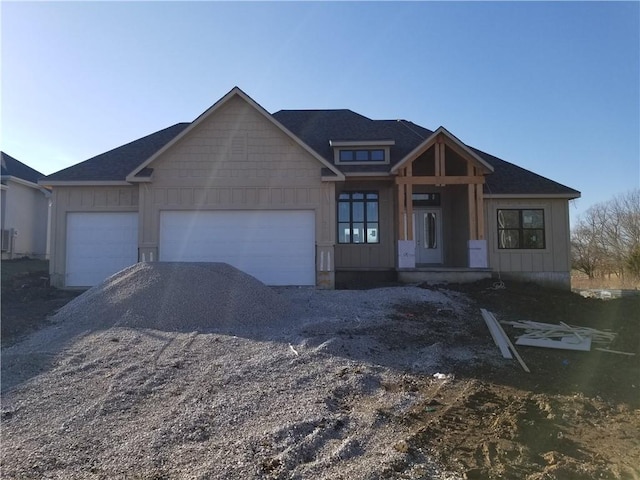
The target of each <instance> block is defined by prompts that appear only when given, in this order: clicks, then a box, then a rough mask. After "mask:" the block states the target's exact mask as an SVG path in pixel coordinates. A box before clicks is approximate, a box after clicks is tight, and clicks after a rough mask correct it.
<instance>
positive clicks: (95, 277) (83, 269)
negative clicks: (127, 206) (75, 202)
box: [65, 213, 138, 287]
mask: <svg viewBox="0 0 640 480" xmlns="http://www.w3.org/2000/svg"><path fill="white" fill-rule="evenodd" d="M137 261H138V214H137V213H69V214H67V270H66V272H67V275H66V282H65V283H66V285H67V286H69V287H90V286H93V285H97V284H98V283H100V282H102V281H103V280H104V279H105V278H107V277H108V276H109V275H112V274H114V273H116V272H118V271H120V270H122V269H123V268H125V267H128V266H129V265H133V264H134V263H136V262H137Z"/></svg>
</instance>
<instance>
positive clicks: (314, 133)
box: [46, 109, 579, 196]
mask: <svg viewBox="0 0 640 480" xmlns="http://www.w3.org/2000/svg"><path fill="white" fill-rule="evenodd" d="M273 117H274V118H275V119H276V120H277V121H278V122H280V123H281V124H282V125H283V126H285V127H286V128H287V129H288V130H290V131H291V132H292V133H293V134H294V135H296V136H297V137H298V138H300V140H302V141H303V142H304V143H306V144H307V145H308V146H309V147H310V148H311V149H313V150H314V151H315V152H316V153H318V154H319V155H320V156H321V157H323V158H324V159H326V160H327V161H328V162H329V163H331V164H335V163H334V156H333V149H332V147H331V146H330V144H329V141H330V140H333V141H350V140H355V141H366V140H393V141H395V144H394V145H392V146H391V147H390V153H391V159H390V164H389V165H384V166H382V165H378V166H374V165H372V166H368V165H364V166H359V165H347V166H345V165H336V167H338V168H339V169H340V170H341V171H342V172H344V173H349V172H378V173H388V172H389V170H390V168H391V167H393V165H395V164H396V163H397V162H399V161H400V160H401V159H403V158H404V157H405V156H406V155H407V154H408V153H409V152H411V151H412V150H413V149H414V148H416V147H417V146H418V145H420V144H421V143H422V142H423V141H424V140H425V139H427V138H428V137H429V136H430V135H432V134H433V131H431V130H428V129H426V128H424V127H421V126H420V125H417V124H415V123H413V122H409V121H407V120H372V119H370V118H367V117H365V116H363V115H360V114H358V113H356V112H353V111H351V110H346V109H341V110H280V111H278V112H276V113H274V114H273ZM189 125H190V124H189V123H178V124H176V125H173V126H171V127H169V128H165V129H164V130H160V131H158V132H155V133H152V134H151V135H147V136H146V137H143V138H141V139H139V140H135V141H133V142H131V143H128V144H126V145H123V146H121V147H118V148H115V149H113V150H110V151H108V152H105V153H103V154H101V155H98V156H96V157H93V158H90V159H89V160H86V161H84V162H82V163H79V164H77V165H74V166H71V167H69V168H66V169H64V170H60V171H59V172H56V173H54V174H52V175H49V176H48V177H46V179H47V180H49V181H114V180H120V181H123V180H125V179H126V176H127V175H128V174H130V173H131V172H132V171H133V170H135V168H136V167H138V166H139V165H140V164H142V163H143V162H144V161H145V160H147V159H148V158H149V157H151V155H153V154H154V153H155V152H157V151H158V150H159V149H160V148H162V147H163V146H164V145H166V144H167V143H168V142H170V141H171V140H172V139H173V138H175V137H176V135H178V134H179V133H180V132H182V131H183V130H184V129H185V128H187V127H188V126H189ZM469 148H470V149H471V150H473V151H474V152H475V153H476V154H478V155H479V156H480V157H481V158H482V159H483V160H485V161H486V162H487V163H488V164H490V165H491V166H492V167H493V168H494V172H493V173H492V174H490V175H487V179H486V184H485V187H484V191H485V193H491V194H524V195H526V194H532V195H539V194H549V195H576V196H577V195H579V192H578V191H576V190H574V189H572V188H569V187H566V186H564V185H561V184H559V183H557V182H555V181H553V180H550V179H548V178H545V177H542V176H540V175H538V174H536V173H533V172H531V171H529V170H526V169H524V168H521V167H518V166H517V165H514V164H512V163H509V162H507V161H505V160H502V159H500V158H497V157H494V156H493V155H490V154H488V153H485V152H482V151H480V150H477V149H475V148H473V147H469Z"/></svg>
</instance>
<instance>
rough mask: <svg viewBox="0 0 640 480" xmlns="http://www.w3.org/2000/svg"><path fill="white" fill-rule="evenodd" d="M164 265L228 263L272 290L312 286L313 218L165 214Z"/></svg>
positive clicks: (308, 214)
mask: <svg viewBox="0 0 640 480" xmlns="http://www.w3.org/2000/svg"><path fill="white" fill-rule="evenodd" d="M160 260H161V261H188V262H225V263H229V264H230V265H233V266H234V267H236V268H238V269H240V270H242V271H244V272H247V273H249V274H250V275H253V276H255V277H256V278H258V279H259V280H261V281H262V282H264V283H266V284H269V285H313V284H315V214H314V212H313V211H307V210H290V211H257V210H252V211H210V212H192V211H189V212H175V211H166V212H162V213H161V217H160Z"/></svg>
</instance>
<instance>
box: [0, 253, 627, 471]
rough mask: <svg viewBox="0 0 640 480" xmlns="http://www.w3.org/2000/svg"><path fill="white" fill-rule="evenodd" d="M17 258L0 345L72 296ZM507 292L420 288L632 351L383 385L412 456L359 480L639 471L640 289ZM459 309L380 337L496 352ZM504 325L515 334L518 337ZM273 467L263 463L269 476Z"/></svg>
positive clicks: (395, 344) (5, 297)
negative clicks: (396, 405) (411, 398)
mask: <svg viewBox="0 0 640 480" xmlns="http://www.w3.org/2000/svg"><path fill="white" fill-rule="evenodd" d="M22 262H24V263H23V264H20V262H19V261H17V262H3V264H2V267H3V279H2V345H3V347H5V346H7V345H11V344H13V343H15V342H16V341H18V340H19V339H21V338H23V337H24V336H25V335H27V334H28V333H30V332H33V331H34V330H36V329H38V328H40V327H42V326H45V325H47V315H50V314H52V313H54V312H55V311H56V310H57V309H59V308H60V307H61V306H62V305H64V304H65V303H66V302H68V301H69V300H70V299H72V298H73V297H75V296H76V295H77V294H78V293H79V292H64V291H59V290H56V289H53V288H50V287H48V286H47V282H46V270H44V271H43V270H40V269H38V268H36V266H35V265H34V264H31V263H29V261H22ZM7 267H9V268H7ZM22 267H24V268H22ZM505 287H506V288H504V289H495V288H494V284H493V282H478V283H474V284H469V285H447V286H424V288H428V289H433V290H437V291H439V292H441V293H443V294H444V295H446V296H449V297H451V298H454V299H456V300H460V299H464V301H465V302H466V304H467V309H468V311H467V313H468V315H478V310H479V308H486V309H488V310H490V311H491V312H493V313H494V314H495V316H496V318H497V319H498V320H500V321H508V320H533V321H540V322H547V323H558V322H561V321H562V322H565V323H569V324H572V325H580V326H587V327H592V328H598V329H611V330H612V331H614V332H616V333H617V334H618V336H617V338H616V340H615V341H614V343H612V344H611V345H610V348H611V349H614V350H620V351H625V352H631V353H635V354H636V355H635V356H626V355H615V354H611V353H604V352H598V351H591V352H571V351H562V350H550V349H541V348H534V347H518V352H519V353H520V355H521V356H522V357H523V359H524V361H525V362H526V363H527V365H528V366H529V368H530V369H531V373H525V372H524V371H523V370H522V368H521V367H520V366H519V364H518V363H517V362H516V361H515V360H513V361H509V360H505V362H504V363H502V364H499V365H489V364H484V363H482V364H479V363H477V362H460V363H459V364H456V365H451V370H450V372H451V373H453V374H454V375H455V381H444V382H434V381H433V379H432V378H431V376H429V377H425V378H424V379H421V378H420V376H416V375H407V376H406V377H403V378H404V380H401V381H397V382H395V381H394V382H389V383H387V384H385V385H384V388H385V389H387V390H388V391H391V392H393V391H403V392H413V393H415V394H416V398H419V399H420V400H419V401H418V402H416V403H414V404H413V405H412V407H411V409H410V410H408V411H400V412H399V411H397V410H394V409H390V410H389V411H386V412H385V411H380V412H378V413H379V415H381V416H386V418H387V419H388V420H390V421H392V422H398V424H402V425H403V426H405V427H407V426H408V427H409V431H410V432H411V434H410V435H409V436H407V437H406V439H405V440H404V441H402V442H400V443H398V444H396V445H395V447H394V448H396V449H397V450H398V451H399V452H403V453H406V454H407V458H408V459H409V461H408V462H406V461H405V462H403V463H401V464H398V465H397V471H395V472H391V471H388V470H387V471H386V473H385V472H380V474H379V475H378V476H375V477H367V478H428V477H426V476H421V474H420V472H419V470H417V469H415V468H411V466H410V465H409V464H410V463H411V459H415V464H416V465H417V464H419V463H420V462H421V459H422V458H424V457H426V456H429V457H435V458H437V459H438V460H439V461H440V462H441V464H442V465H443V467H445V468H446V470H448V471H452V472H459V474H460V476H461V478H468V479H475V478H477V479H494V478H496V479H497V478H507V479H510V478H512V479H520V478H526V479H531V480H538V479H592V478H604V479H638V478H640V328H639V327H640V314H639V313H640V296H634V297H625V298H621V299H615V300H606V301H605V300H598V299H585V298H582V297H580V296H578V295H576V294H571V293H569V292H560V291H555V290H548V289H543V288H540V287H537V286H534V285H531V284H518V283H513V282H508V283H506V285H505ZM457 315H458V314H456V313H453V312H450V311H449V310H447V309H446V308H445V309H443V308H440V307H438V306H437V305H432V304H429V303H416V304H403V305H397V307H396V312H395V313H394V314H393V316H392V317H393V318H392V320H394V321H395V325H396V328H395V329H394V330H393V331H386V332H380V336H381V338H384V339H385V340H386V342H387V343H388V345H389V346H390V347H392V348H397V349H402V348H405V347H403V346H406V345H409V344H411V343H416V342H420V341H422V340H423V338H422V337H421V335H416V332H419V331H423V330H422V329H423V326H427V327H428V329H427V330H424V333H423V335H425V336H427V335H428V338H429V341H430V342H434V341H436V342H439V343H440V344H441V346H442V348H447V347H453V346H456V345H464V344H466V343H469V344H471V343H473V344H476V343H478V342H484V343H485V344H486V348H487V349H495V348H497V347H495V345H494V344H493V341H492V340H491V337H490V335H489V332H488V330H487V329H486V328H484V325H483V324H482V323H481V322H477V323H474V325H475V326H474V327H473V328H469V329H467V330H465V331H461V330H460V329H455V328H454V329H452V328H451V325H452V322H456V320H457V318H458V317H457ZM504 328H505V330H506V332H507V334H508V335H509V337H510V338H511V339H512V340H513V339H514V338H515V336H516V334H517V333H519V332H516V331H515V329H512V328H511V327H509V326H505V327H504ZM446 373H449V372H446ZM399 378H400V377H399ZM3 420H5V418H4V412H3ZM274 468H275V467H274ZM269 472H270V470H269V469H268V468H265V475H264V477H265V478H269ZM274 478H275V477H274ZM277 478H288V477H286V475H280V476H278V477H277ZM363 478H364V477H363Z"/></svg>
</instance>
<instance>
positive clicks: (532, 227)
mask: <svg viewBox="0 0 640 480" xmlns="http://www.w3.org/2000/svg"><path fill="white" fill-rule="evenodd" d="M544 239H545V225H544V210H542V209H499V210H498V248H500V249H520V250H525V249H543V248H545V240H544Z"/></svg>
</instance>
